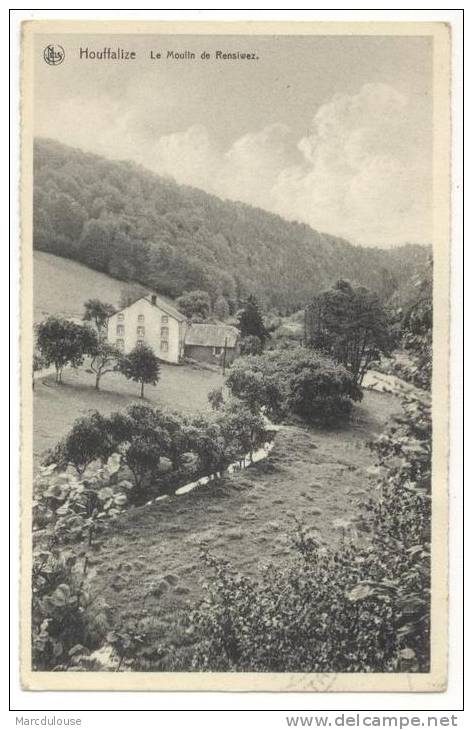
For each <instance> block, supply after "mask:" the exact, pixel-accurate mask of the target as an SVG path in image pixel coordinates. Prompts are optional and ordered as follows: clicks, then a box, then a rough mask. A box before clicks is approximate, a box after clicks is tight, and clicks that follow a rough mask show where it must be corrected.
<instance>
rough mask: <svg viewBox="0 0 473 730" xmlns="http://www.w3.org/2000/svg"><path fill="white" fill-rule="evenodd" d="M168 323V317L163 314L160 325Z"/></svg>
mask: <svg viewBox="0 0 473 730" xmlns="http://www.w3.org/2000/svg"><path fill="white" fill-rule="evenodd" d="M168 321H169V320H168V316H167V314H163V315H162V317H161V323H162V324H167V323H168Z"/></svg>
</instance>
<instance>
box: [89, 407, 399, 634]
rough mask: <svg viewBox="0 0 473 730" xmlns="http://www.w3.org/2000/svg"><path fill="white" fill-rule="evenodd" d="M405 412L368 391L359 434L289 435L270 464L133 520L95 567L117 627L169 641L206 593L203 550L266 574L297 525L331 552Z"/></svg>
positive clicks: (106, 544) (353, 430) (281, 557)
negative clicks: (150, 630)
mask: <svg viewBox="0 0 473 730" xmlns="http://www.w3.org/2000/svg"><path fill="white" fill-rule="evenodd" d="M397 409H398V404H397V402H396V399H395V398H394V397H393V396H390V395H388V394H382V393H367V394H366V396H365V399H364V401H363V406H361V407H359V408H358V409H357V415H356V419H355V422H354V423H353V424H351V426H350V427H349V428H346V429H343V430H334V431H326V430H323V431H322V430H316V429H303V428H297V427H287V428H283V429H282V430H281V431H279V432H278V434H277V437H276V444H275V447H274V449H273V451H272V452H271V454H270V456H269V457H268V459H267V460H265V461H263V462H260V463H259V464H257V465H255V466H254V467H251V468H250V469H248V470H246V471H245V472H242V473H240V474H238V475H236V476H235V477H233V478H229V479H225V480H223V481H222V482H219V483H217V485H209V486H206V487H202V488H200V489H198V490H196V491H194V492H191V493H190V494H187V495H184V496H181V497H177V496H175V497H170V498H169V499H167V500H165V501H163V502H160V503H158V504H152V505H150V506H148V507H141V508H136V509H133V510H131V511H129V512H127V513H126V514H125V515H123V517H122V518H121V519H120V523H119V526H118V529H117V530H116V531H115V532H114V533H112V534H111V535H108V536H106V537H105V536H104V538H103V540H102V545H101V547H100V548H99V551H98V553H97V556H96V561H95V569H96V571H97V572H96V577H95V581H94V582H95V584H96V587H97V588H98V590H99V592H100V593H102V594H103V595H104V596H105V598H106V600H107V603H108V604H109V605H110V606H111V607H112V608H113V614H114V622H116V623H117V624H118V625H119V626H120V625H121V626H123V625H125V624H127V623H128V624H129V623H131V624H132V625H133V626H136V625H138V624H139V622H140V621H142V620H146V621H152V622H154V624H155V625H156V624H158V625H159V626H160V627H161V628H162V630H163V632H164V633H165V634H167V632H168V627H169V624H170V623H171V622H172V620H173V619H174V617H175V615H176V612H177V611H179V610H180V609H181V608H182V607H183V605H184V604H185V603H186V602H190V603H195V602H196V601H197V600H198V599H199V597H200V596H201V594H202V587H201V582H202V580H203V579H205V569H204V566H203V564H202V560H201V558H200V551H201V546H203V545H205V546H207V547H208V548H210V550H211V552H212V553H213V554H215V555H216V556H220V557H223V558H226V559H228V560H230V561H231V562H232V563H233V564H234V565H235V566H236V567H238V568H239V569H240V570H241V571H242V572H244V573H245V574H247V575H251V576H258V575H259V574H261V571H262V570H263V569H264V565H265V564H267V563H268V562H274V563H281V562H284V561H285V560H286V559H287V556H288V555H289V553H290V536H289V535H290V533H291V531H292V530H293V529H294V526H295V518H297V519H299V520H301V521H302V522H303V523H304V525H306V526H307V527H309V528H310V529H311V531H313V532H314V534H315V535H317V536H318V538H319V539H320V540H321V541H322V542H324V543H326V544H331V543H333V542H334V541H336V540H337V539H339V536H340V530H339V529H337V527H336V522H335V525H334V521H336V520H337V519H340V518H346V517H350V516H352V515H353V514H354V513H355V512H356V510H357V509H358V503H359V499H360V498H361V497H362V496H363V495H365V494H366V493H367V491H368V490H369V489H370V486H371V484H372V479H373V477H372V476H370V474H369V471H367V470H369V468H370V466H372V464H373V455H372V453H371V451H370V450H369V448H368V447H367V445H366V442H367V441H368V440H369V439H370V438H372V437H373V436H374V435H376V434H377V433H379V432H380V430H381V429H382V427H383V424H384V422H385V421H386V420H387V418H388V417H389V416H390V415H391V414H392V413H393V412H394V411H395V410H397ZM176 641H177V642H178V641H179V640H178V639H176Z"/></svg>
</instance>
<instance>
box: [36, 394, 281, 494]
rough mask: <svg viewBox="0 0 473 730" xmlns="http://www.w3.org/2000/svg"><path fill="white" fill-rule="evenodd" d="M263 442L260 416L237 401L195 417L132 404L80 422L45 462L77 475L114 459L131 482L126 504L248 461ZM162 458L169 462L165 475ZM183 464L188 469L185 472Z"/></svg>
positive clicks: (264, 438) (262, 427) (264, 428)
mask: <svg viewBox="0 0 473 730" xmlns="http://www.w3.org/2000/svg"><path fill="white" fill-rule="evenodd" d="M266 438H267V432H266V426H265V423H264V419H263V417H262V416H261V415H260V414H259V413H255V412H253V411H252V410H250V409H249V408H248V407H247V406H246V405H245V404H244V403H241V402H235V401H230V402H228V403H224V402H223V400H222V401H221V402H220V403H219V409H218V410H217V411H215V412H214V413H212V414H207V415H200V416H197V417H194V418H188V417H185V416H181V415H179V414H177V413H173V412H169V411H162V410H160V409H157V408H152V407H151V406H147V405H141V404H140V405H138V404H135V405H132V406H129V407H128V408H127V409H125V410H124V411H119V412H115V413H112V414H110V416H103V415H101V414H100V413H99V412H97V411H96V412H94V413H91V414H90V415H89V416H85V417H83V418H79V419H78V420H77V421H76V422H75V423H74V425H73V426H72V428H71V430H70V432H69V433H68V434H67V435H66V436H65V438H64V439H62V441H60V442H59V444H58V445H57V446H56V448H55V449H53V450H51V451H50V452H49V453H48V455H47V458H46V460H45V463H46V464H54V465H55V467H56V468H59V469H62V470H64V469H66V468H67V467H68V466H73V467H74V468H75V470H76V471H77V473H78V474H79V475H80V476H82V475H83V474H84V472H85V471H86V469H87V468H88V467H89V466H90V465H91V464H92V463H93V462H95V461H100V462H102V463H104V462H106V460H107V459H108V458H109V457H110V456H111V455H112V454H117V455H119V457H120V462H121V464H122V466H124V467H126V468H127V469H128V470H129V472H130V478H131V479H132V481H133V485H134V489H133V491H132V493H131V494H130V499H131V500H132V501H134V502H138V503H139V502H142V501H143V499H146V495H147V493H148V491H149V489H150V488H151V487H156V485H158V486H159V487H161V488H164V489H166V486H168V488H173V487H177V486H181V485H182V483H185V482H186V481H190V480H191V479H192V478H198V477H201V476H206V475H208V474H211V473H213V472H221V471H223V470H224V469H225V468H226V467H227V466H228V465H229V464H230V463H231V462H232V461H234V460H235V459H238V458H243V457H244V456H245V455H247V454H250V457H251V454H252V452H253V451H254V450H255V449H257V448H258V447H259V446H261V444H262V443H263V442H264V441H265V440H266ZM186 457H187V458H186ZM162 459H167V460H168V464H169V467H168V469H167V470H163V468H162V464H161V462H162ZM186 461H187V462H189V461H190V462H191V463H192V464H193V467H192V469H189V468H184V464H185V462H186ZM182 479H184V481H183V482H182V481H181V482H180V483H179V481H180V480H182Z"/></svg>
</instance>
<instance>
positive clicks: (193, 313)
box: [176, 289, 210, 319]
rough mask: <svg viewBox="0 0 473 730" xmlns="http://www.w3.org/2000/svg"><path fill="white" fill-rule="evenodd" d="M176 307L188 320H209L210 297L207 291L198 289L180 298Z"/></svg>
mask: <svg viewBox="0 0 473 730" xmlns="http://www.w3.org/2000/svg"><path fill="white" fill-rule="evenodd" d="M176 306H177V308H178V309H179V310H180V311H181V312H182V313H183V314H185V315H186V317H188V319H192V318H193V317H194V318H198V319H207V317H208V316H209V313H210V297H209V295H208V294H207V292H206V291H201V290H200V289H196V290H194V291H189V292H186V293H184V294H183V295H182V296H180V297H179V298H178V299H177V300H176Z"/></svg>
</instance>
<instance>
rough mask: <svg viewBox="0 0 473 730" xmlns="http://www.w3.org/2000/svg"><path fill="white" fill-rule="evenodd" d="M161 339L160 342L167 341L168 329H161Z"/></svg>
mask: <svg viewBox="0 0 473 730" xmlns="http://www.w3.org/2000/svg"><path fill="white" fill-rule="evenodd" d="M161 339H162V340H168V339H169V327H161Z"/></svg>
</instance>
